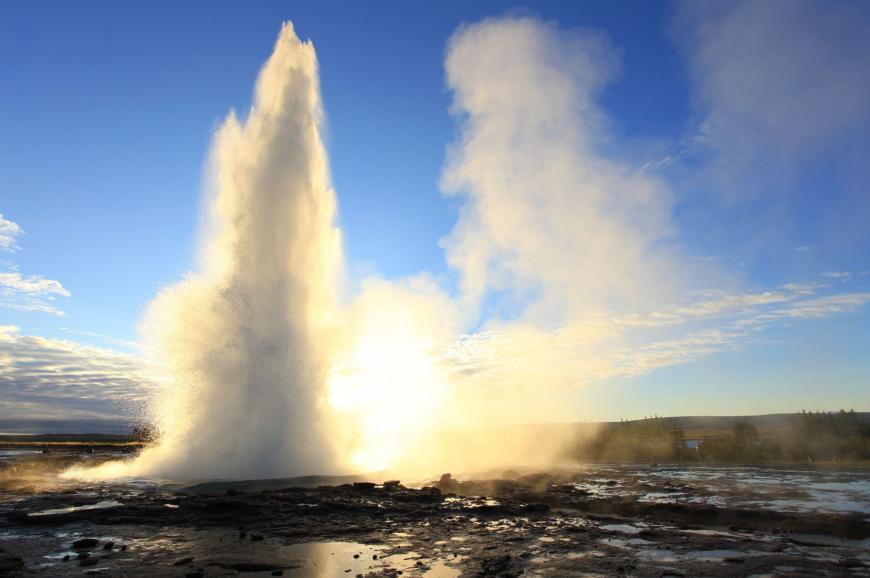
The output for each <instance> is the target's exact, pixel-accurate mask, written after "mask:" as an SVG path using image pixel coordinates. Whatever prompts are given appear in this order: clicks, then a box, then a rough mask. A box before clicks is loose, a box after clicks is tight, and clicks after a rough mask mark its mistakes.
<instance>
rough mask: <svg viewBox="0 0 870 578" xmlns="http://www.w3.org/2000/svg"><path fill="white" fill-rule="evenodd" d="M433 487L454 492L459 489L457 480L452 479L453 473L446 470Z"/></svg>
mask: <svg viewBox="0 0 870 578" xmlns="http://www.w3.org/2000/svg"><path fill="white" fill-rule="evenodd" d="M435 487H436V488H438V489H439V490H441V491H442V492H455V491H457V490H458V489H459V482H457V481H456V480H454V479H453V474H451V473H449V472H448V473H444V474H441V478H440V479H439V480H438V483H436V484H435Z"/></svg>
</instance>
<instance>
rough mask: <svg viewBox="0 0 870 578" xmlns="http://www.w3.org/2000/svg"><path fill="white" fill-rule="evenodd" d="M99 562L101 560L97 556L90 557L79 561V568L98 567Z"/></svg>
mask: <svg viewBox="0 0 870 578" xmlns="http://www.w3.org/2000/svg"><path fill="white" fill-rule="evenodd" d="M99 562H100V559H99V558H97V557H96V556H88V557H87V558H82V559H81V560H79V566H96V565H97V564H98V563H99Z"/></svg>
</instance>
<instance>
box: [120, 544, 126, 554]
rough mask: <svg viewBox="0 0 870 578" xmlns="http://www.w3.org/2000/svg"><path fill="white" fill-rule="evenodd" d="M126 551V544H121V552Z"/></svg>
mask: <svg viewBox="0 0 870 578" xmlns="http://www.w3.org/2000/svg"><path fill="white" fill-rule="evenodd" d="M126 551H127V544H121V552H126Z"/></svg>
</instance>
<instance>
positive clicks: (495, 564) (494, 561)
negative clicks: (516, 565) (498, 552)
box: [478, 554, 516, 578]
mask: <svg viewBox="0 0 870 578" xmlns="http://www.w3.org/2000/svg"><path fill="white" fill-rule="evenodd" d="M512 567H513V558H511V555H510V554H504V555H503V556H496V557H494V558H484V559H483V560H481V563H480V569H481V572H480V573H479V574H478V576H501V577H504V578H507V577H508V576H515V575H516V573H515V572H513V568H512Z"/></svg>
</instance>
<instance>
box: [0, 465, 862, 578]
mask: <svg viewBox="0 0 870 578" xmlns="http://www.w3.org/2000/svg"><path fill="white" fill-rule="evenodd" d="M107 457H111V456H108V455H107V456H99V455H97V456H94V455H90V456H74V455H63V456H61V455H50V456H42V455H39V456H24V457H21V456H19V457H18V458H16V459H15V460H13V461H6V462H2V461H0V576H10V577H12V576H15V577H18V576H47V577H55V576H57V577H64V576H82V575H98V576H119V577H120V576H130V577H132V576H161V577H163V576H169V577H174V576H178V577H187V578H196V577H208V576H237V575H241V576H250V577H256V576H292V577H305V578H314V577H318V578H319V577H331V576H353V577H357V576H365V577H370V578H375V577H395V576H427V577H430V578H438V577H457V576H466V577H467V576H502V577H509V576H566V577H570V576H756V577H761V576H870V513H868V511H866V508H868V507H870V502H867V501H865V498H866V496H865V495H864V494H862V493H861V491H862V488H864V487H865V485H866V484H867V482H868V479H870V473H868V472H865V471H850V472H832V471H830V470H826V471H822V472H819V471H812V470H807V471H800V472H797V473H795V472H793V471H790V472H781V471H779V472H778V471H776V470H773V471H769V470H759V471H757V472H756V473H755V478H757V479H758V480H761V482H760V483H758V484H755V485H753V482H752V476H751V475H748V474H747V473H746V472H745V471H744V472H737V474H739V475H738V477H741V479H743V480H744V482H745V483H744V485H745V486H746V487H745V488H744V489H743V490H740V488H742V487H743V486H740V485H739V484H737V483H736V482H734V481H733V479H732V478H733V476H734V475H736V474H735V470H733V469H727V468H725V469H723V470H719V471H718V474H720V475H719V476H718V477H717V476H716V475H713V473H716V472H713V473H711V472H706V471H699V472H695V474H696V475H695V476H694V477H693V476H691V475H688V474H691V473H692V472H688V473H686V472H685V471H684V470H685V468H679V467H670V469H669V467H668V466H656V465H640V466H601V465H598V466H578V467H571V468H560V469H556V468H553V469H550V470H549V471H547V472H532V471H510V472H499V473H491V474H488V475H482V476H478V477H475V478H472V479H465V478H462V479H460V480H457V479H455V478H454V477H452V476H443V477H441V479H436V480H433V481H431V482H423V483H410V482H406V483H395V481H393V482H392V483H386V484H384V483H382V482H384V481H385V480H376V482H377V483H373V482H372V481H368V482H367V481H363V479H362V478H315V477H309V478H296V479H287V480H264V481H250V482H209V483H202V484H195V485H182V484H172V483H168V482H162V483H157V482H154V481H149V480H129V481H125V482H123V483H118V482H116V483H100V484H87V483H82V482H63V481H60V480H58V479H57V477H56V476H55V475H54V474H55V473H56V472H57V471H58V470H59V469H60V467H62V466H67V465H69V463H71V462H75V461H78V460H80V459H88V460H92V461H99V460H100V459H105V458H107ZM790 476H798V477H802V479H805V481H804V483H800V484H797V485H796V486H795V487H793V485H790V484H789V479H790ZM832 476H833V478H832ZM692 480H694V481H692ZM716 480H718V481H716ZM775 480H780V481H781V483H779V484H777V483H776V482H775ZM807 480H808V481H807ZM702 482H703V483H702ZM756 486H757V487H756ZM819 487H821V488H828V489H830V488H834V489H836V490H837V491H838V492H840V493H839V494H836V495H837V496H839V498H835V497H834V496H835V495H834V494H831V495H830V496H829V500H828V501H831V502H833V501H836V500H837V499H841V501H842V500H845V503H852V504H857V505H854V506H851V507H847V506H835V507H831V508H825V507H824V505H825V504H826V502H825V499H823V498H824V497H825V496H822V497H820V496H819V495H818V492H819V491H821V490H820V489H819ZM801 488H802V489H801ZM814 488H815V489H814ZM801 492H803V494H801ZM814 492H815V493H814ZM843 492H845V494H843ZM780 494H785V495H780ZM843 495H845V496H846V497H845V498H843ZM777 500H780V501H777ZM849 500H852V501H851V502H850V501H849ZM796 504H797V506H795V505H796ZM820 504H821V505H820Z"/></svg>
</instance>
